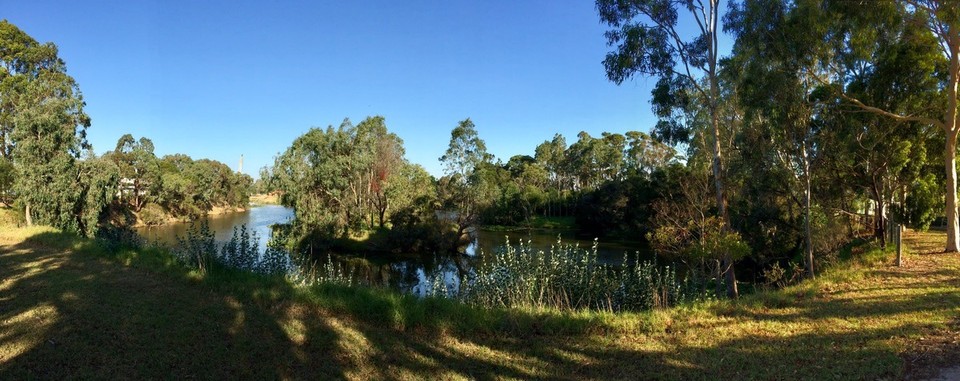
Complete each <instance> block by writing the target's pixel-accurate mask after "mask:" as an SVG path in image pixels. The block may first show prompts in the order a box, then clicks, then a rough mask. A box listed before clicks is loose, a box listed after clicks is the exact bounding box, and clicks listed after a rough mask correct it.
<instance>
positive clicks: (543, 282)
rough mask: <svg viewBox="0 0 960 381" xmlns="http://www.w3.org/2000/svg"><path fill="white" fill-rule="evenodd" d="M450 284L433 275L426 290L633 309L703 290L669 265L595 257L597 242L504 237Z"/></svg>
mask: <svg viewBox="0 0 960 381" xmlns="http://www.w3.org/2000/svg"><path fill="white" fill-rule="evenodd" d="M451 289H452V287H450V285H447V284H445V283H443V282H442V280H438V279H437V278H434V281H433V287H432V295H434V296H446V297H452V298H457V299H460V300H463V301H465V302H467V303H472V304H477V305H481V306H485V307H508V308H510V307H537V308H542V307H551V308H557V309H561V310H578V309H594V310H607V311H638V310H646V309H652V308H661V307H667V306H672V305H676V304H678V303H681V302H683V301H685V300H688V299H693V298H697V297H700V296H702V295H704V293H703V292H702V291H701V290H702V289H701V288H700V287H699V286H698V284H697V283H696V282H693V281H691V280H687V279H684V280H680V279H678V277H677V274H676V270H675V269H673V268H671V267H670V266H665V267H660V266H658V265H657V264H656V262H643V261H636V262H630V261H629V260H628V258H627V257H626V256H624V261H623V264H622V265H621V266H614V265H606V264H602V263H600V262H599V261H598V258H597V243H596V241H595V242H594V245H593V247H592V248H591V249H590V250H587V249H581V248H580V247H579V246H576V245H573V246H571V245H564V244H563V243H562V242H561V241H560V240H558V241H557V244H556V245H553V246H551V248H550V251H549V252H546V253H545V252H543V251H537V252H534V251H533V249H532V248H531V247H530V246H529V243H528V244H527V245H524V244H523V242H522V241H521V243H520V244H519V245H517V246H513V245H511V244H510V241H509V240H507V242H506V245H504V246H503V247H502V248H501V249H500V250H499V251H498V252H497V253H496V254H495V255H494V256H493V258H491V260H490V261H488V262H485V263H483V264H481V265H480V266H479V267H477V269H476V270H475V272H474V273H473V274H472V276H470V277H468V278H467V279H465V280H462V283H461V284H460V287H459V288H457V289H456V290H451Z"/></svg>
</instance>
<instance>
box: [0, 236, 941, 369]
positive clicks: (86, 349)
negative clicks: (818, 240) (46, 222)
mask: <svg viewBox="0 0 960 381" xmlns="http://www.w3.org/2000/svg"><path fill="white" fill-rule="evenodd" d="M83 245H90V243H89V242H88V241H84V240H78V239H75V238H71V237H70V236H68V235H62V234H59V233H43V234H41V235H39V236H37V237H34V238H32V239H30V240H27V241H26V242H23V243H21V244H17V245H14V246H6V247H0V275H2V278H0V279H2V283H0V374H3V375H4V376H3V377H4V378H5V377H11V378H57V379H59V378H74V377H75V378H107V377H109V378H178V379H179V378H216V379H234V378H256V379H277V378H293V379H342V378H350V379H423V378H470V379H501V378H515V379H538V378H540V379H732V378H746V379H838V378H839V379H861V378H866V379H876V378H891V377H892V378H897V377H900V376H901V375H900V374H899V373H898V370H899V369H901V364H902V361H903V360H901V357H899V356H898V355H899V353H897V350H896V349H895V347H894V346H891V345H889V343H890V341H891V340H895V339H896V338H903V337H910V336H913V335H920V334H924V333H925V332H929V329H930V325H929V324H924V323H923V322H917V321H903V322H898V321H894V322H893V323H891V324H883V325H876V326H864V327H862V328H860V329H853V330H850V329H847V330H843V329H839V328H838V329H829V328H830V327H829V325H826V326H824V327H825V329H823V330H821V331H817V330H811V329H809V327H807V328H796V327H797V326H801V327H802V324H804V322H808V321H811V320H817V321H825V322H829V321H833V320H836V319H841V320H842V319H848V320H849V319H853V320H854V321H877V320H884V319H896V318H897V315H899V314H903V313H911V312H917V311H926V312H929V313H932V314H940V315H943V314H946V313H949V312H950V311H955V310H953V309H954V308H955V306H956V305H960V299H958V295H956V294H949V293H936V294H930V295H922V296H920V297H916V298H887V299H883V298H875V297H872V296H870V295H865V296H863V298H862V299H861V300H858V301H856V302H855V303H854V302H852V301H851V300H850V299H849V298H846V299H845V298H844V295H843V294H838V295H829V296H828V297H827V298H826V299H823V300H821V299H818V298H816V297H815V298H812V299H810V300H800V301H799V302H798V304H797V305H795V306H791V310H790V311H791V312H789V313H779V312H778V310H777V308H771V307H765V306H761V307H756V308H755V306H750V305H745V304H744V305H741V304H734V305H733V307H728V308H726V309H718V310H715V311H711V312H710V313H712V314H714V315H716V316H718V318H716V319H712V320H713V323H716V324H713V325H706V324H704V325H697V323H696V322H678V323H676V324H674V327H673V328H672V331H670V332H668V333H660V332H648V333H644V332H618V331H617V330H615V329H605V328H603V326H602V324H599V323H596V322H593V321H591V320H590V319H589V318H584V317H579V316H577V315H571V314H538V313H532V312H524V311H507V310H487V309H479V308H475V307H471V306H466V305H463V304H459V303H455V302H451V301H445V300H434V299H427V300H420V299H416V298H411V297H409V296H401V295H397V294H392V293H387V292H381V291H377V290H370V289H362V288H360V289H358V288H348V287H340V286H319V287H315V288H313V289H309V290H303V289H297V288H295V287H293V286H292V285H290V284H289V283H287V282H284V281H281V280H276V279H275V280H270V279H260V280H254V281H250V280H249V279H246V278H244V276H243V275H237V274H226V275H222V274H221V275H217V274H212V275H210V276H209V277H207V278H204V279H197V278H196V276H195V275H193V274H191V273H189V272H188V271H187V270H185V269H182V268H179V267H176V266H171V267H170V268H168V269H167V270H166V271H160V272H158V271H156V270H155V269H154V270H145V269H142V268H138V267H137V266H124V265H121V264H120V263H118V262H123V261H124V260H123V258H129V255H128V256H127V257H123V256H120V257H119V258H120V260H119V261H118V260H117V258H118V257H117V256H114V257H113V258H114V259H112V260H108V259H104V256H102V255H94V254H92V253H91V252H92V251H95V248H87V247H84V246H83ZM154 254H156V253H154ZM154 254H151V253H149V252H142V251H141V252H138V253H137V254H136V255H139V256H149V255H154ZM131 255H132V254H131ZM156 255H159V254H156ZM108 257H109V256H108ZM143 260H145V259H144V258H142V257H141V258H138V259H136V260H135V261H134V262H136V261H143ZM943 275H944V276H947V275H949V274H943ZM851 303H854V304H851ZM831 319H833V320H831ZM791 327H793V328H792V329H796V330H797V332H796V333H791V332H785V333H779V334H774V333H772V332H771V330H776V329H791ZM586 332H590V333H586ZM698 336H702V338H701V337H698Z"/></svg>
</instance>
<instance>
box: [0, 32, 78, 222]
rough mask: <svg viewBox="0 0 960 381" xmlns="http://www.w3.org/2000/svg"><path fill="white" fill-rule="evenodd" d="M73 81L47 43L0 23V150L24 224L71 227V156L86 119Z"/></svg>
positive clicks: (73, 163)
mask: <svg viewBox="0 0 960 381" xmlns="http://www.w3.org/2000/svg"><path fill="white" fill-rule="evenodd" d="M83 107H84V102H83V97H82V95H81V94H80V89H79V87H78V86H77V83H76V81H74V79H73V78H72V77H70V76H69V75H67V72H66V64H65V63H64V62H63V60H61V59H60V58H59V57H58V55H57V47H56V45H54V44H52V43H45V44H41V43H38V42H37V41H36V40H34V39H33V38H31V37H30V36H29V35H27V34H26V33H24V32H23V31H21V30H20V29H19V28H17V27H16V26H14V25H13V24H10V23H9V22H7V21H0V145H2V147H0V152H2V155H3V156H4V157H5V158H7V159H10V160H11V161H12V164H13V167H14V169H15V171H14V172H15V179H14V184H13V188H14V192H15V193H16V194H17V198H18V199H17V202H18V203H19V204H20V205H21V206H22V207H23V208H24V217H25V219H26V221H27V224H28V225H30V224H33V222H34V217H37V220H38V222H41V223H46V224H51V225H54V226H56V227H60V228H64V229H68V230H76V229H77V228H78V224H77V221H76V215H75V213H74V209H75V205H76V202H77V198H78V197H79V195H78V194H77V192H76V171H75V167H76V160H77V158H78V157H79V156H80V153H81V152H82V150H83V149H84V148H86V147H87V146H88V144H87V141H86V129H87V127H89V126H90V118H89V117H88V116H87V114H86V113H85V112H84V111H83Z"/></svg>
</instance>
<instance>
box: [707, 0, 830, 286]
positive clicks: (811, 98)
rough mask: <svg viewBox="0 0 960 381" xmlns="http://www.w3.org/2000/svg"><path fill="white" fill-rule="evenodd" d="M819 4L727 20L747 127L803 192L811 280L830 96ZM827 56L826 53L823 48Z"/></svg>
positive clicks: (741, 12)
mask: <svg viewBox="0 0 960 381" xmlns="http://www.w3.org/2000/svg"><path fill="white" fill-rule="evenodd" d="M819 16H821V12H820V11H819V4H818V1H804V0H799V1H795V2H792V3H788V2H785V1H782V0H754V1H748V2H745V3H744V4H743V5H740V4H734V5H733V6H732V7H731V11H730V13H729V14H728V16H727V17H726V18H725V21H726V27H727V29H728V30H730V31H732V32H733V33H734V35H735V36H736V38H737V39H736V44H735V46H734V56H733V58H732V59H731V63H730V65H731V66H732V67H730V69H731V70H732V71H734V72H736V73H737V74H739V75H738V77H739V81H738V85H737V87H738V91H737V94H738V95H739V96H740V100H741V102H742V103H743V104H744V108H745V109H746V110H747V113H746V115H745V117H744V122H745V123H747V124H748V126H747V127H745V128H755V129H762V130H764V132H765V133H764V136H768V137H769V142H768V143H769V146H770V147H771V148H773V150H774V152H775V153H776V155H775V157H776V159H777V160H778V161H779V162H780V164H781V165H782V166H783V167H784V168H785V169H786V172H787V173H789V174H791V175H792V177H793V179H794V180H795V181H794V184H793V186H790V187H789V189H790V190H792V189H801V192H800V193H801V195H800V197H797V198H795V199H799V201H800V204H801V205H800V207H801V208H802V209H803V236H804V245H803V247H804V255H803V262H804V266H805V267H806V272H807V276H808V277H814V276H815V270H814V258H813V236H812V229H811V210H812V208H813V207H814V205H813V203H814V201H813V194H812V179H813V176H814V174H813V170H814V167H815V163H816V161H817V156H818V154H819V147H820V146H821V144H819V142H818V134H819V130H821V129H822V128H823V125H824V123H825V121H824V120H823V119H824V118H825V117H826V115H824V112H823V110H824V107H823V104H822V102H820V100H821V99H822V98H824V96H823V95H822V94H823V93H824V92H825V91H824V90H823V87H824V86H823V85H822V84H821V82H819V81H818V80H817V79H816V78H814V76H818V75H821V72H823V69H822V67H821V64H820V62H822V59H821V57H820V54H821V51H820V50H818V49H817V48H818V47H822V44H820V43H819V42H820V41H822V38H823V37H822V36H823V34H825V32H824V30H825V29H826V28H825V27H823V26H822V23H821V22H820V18H819ZM821 50H822V49H821Z"/></svg>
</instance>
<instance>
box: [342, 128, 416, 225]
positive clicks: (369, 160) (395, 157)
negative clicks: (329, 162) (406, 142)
mask: <svg viewBox="0 0 960 381" xmlns="http://www.w3.org/2000/svg"><path fill="white" fill-rule="evenodd" d="M357 135H358V139H357V140H358V141H357V144H358V147H357V150H358V152H357V153H358V155H359V156H362V158H361V159H360V160H361V163H360V164H361V165H364V164H365V166H366V170H365V171H360V173H359V174H358V175H360V176H361V178H360V181H359V182H358V183H355V184H354V189H359V190H360V192H358V193H361V194H365V197H364V198H365V199H366V200H367V203H368V204H369V205H370V216H371V222H370V226H371V227H372V226H373V217H374V216H376V219H377V222H378V226H380V227H381V228H382V227H384V224H385V222H386V218H387V212H388V211H389V210H390V208H391V198H390V197H389V192H388V191H389V187H390V186H395V185H396V184H397V183H396V182H391V181H390V180H391V178H392V177H395V176H397V175H400V172H401V171H402V169H403V166H404V165H406V161H405V159H404V157H403V155H404V150H403V140H402V139H400V137H399V136H397V135H396V134H394V133H391V132H389V131H387V125H386V121H385V119H384V118H383V117H382V116H374V117H367V118H366V119H364V120H363V121H362V122H360V124H358V125H357Z"/></svg>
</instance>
